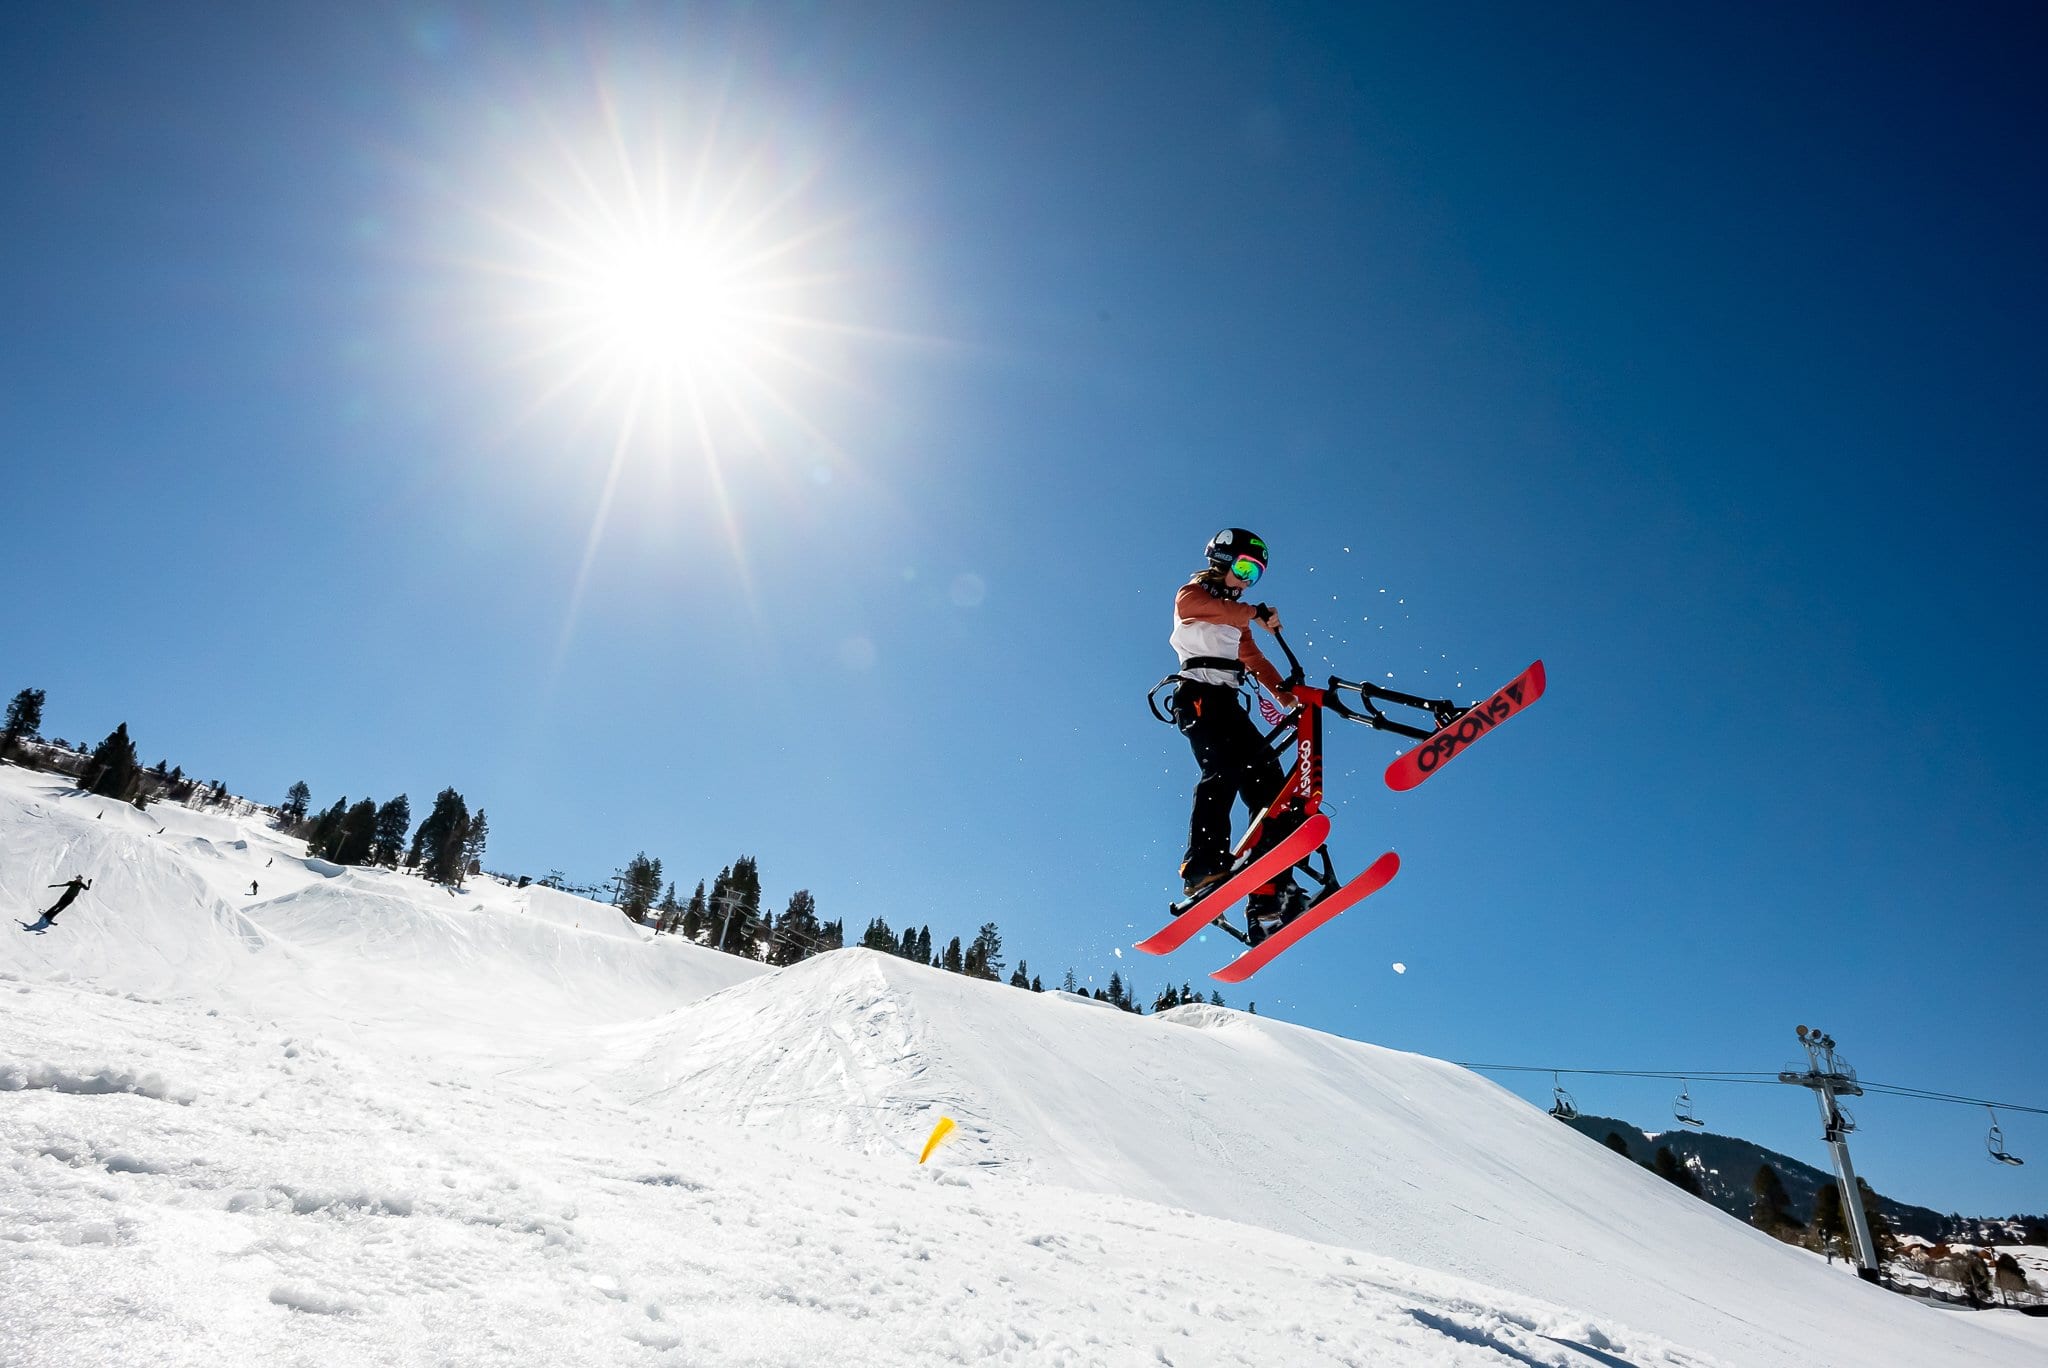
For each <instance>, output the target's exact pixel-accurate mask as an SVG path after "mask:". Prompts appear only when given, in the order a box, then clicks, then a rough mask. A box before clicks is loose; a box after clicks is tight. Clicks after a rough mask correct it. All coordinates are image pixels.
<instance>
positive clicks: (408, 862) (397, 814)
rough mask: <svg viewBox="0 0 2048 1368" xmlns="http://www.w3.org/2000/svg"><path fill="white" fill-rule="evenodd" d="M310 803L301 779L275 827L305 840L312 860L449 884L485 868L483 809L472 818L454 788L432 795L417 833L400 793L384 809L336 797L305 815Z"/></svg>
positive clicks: (486, 831) (486, 829) (487, 826)
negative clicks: (407, 872) (407, 873)
mask: <svg viewBox="0 0 2048 1368" xmlns="http://www.w3.org/2000/svg"><path fill="white" fill-rule="evenodd" d="M312 800H313V793H312V790H311V789H309V788H307V786H306V781H305V780H303V779H301V780H300V781H299V782H298V783H296V784H293V785H292V786H291V791H290V792H288V793H287V794H286V795H285V800H284V806H282V807H281V808H279V809H278V822H279V825H280V826H282V827H283V828H284V829H285V830H287V831H290V832H293V833H295V834H297V835H300V836H303V837H305V839H306V853H307V854H308V855H311V856H313V857H314V858H316V859H321V860H327V861H330V862H332V863H334V864H339V865H371V866H382V867H384V868H386V869H400V868H403V869H407V870H411V871H414V872H416V873H418V874H419V875H420V876H421V877H422V878H425V879H431V880H432V881H433V882H435V883H441V884H451V885H452V884H459V883H461V882H462V880H463V878H464V876H466V875H469V874H476V873H480V872H481V871H482V869H483V857H484V845H485V843H486V841H488V840H489V838H490V819H489V818H488V817H487V816H486V815H485V814H484V810H483V809H482V808H478V809H477V810H476V811H475V812H473V813H472V812H471V811H470V810H469V803H468V801H467V800H466V799H464V798H463V796H462V795H461V794H460V793H458V792H457V791H456V790H454V789H452V788H445V789H442V790H441V792H440V793H439V794H438V795H436V796H435V798H434V806H433V810H432V811H430V812H429V813H428V814H427V816H426V817H425V819H423V820H422V821H421V822H420V824H419V826H418V828H417V829H415V828H414V827H413V825H412V803H411V801H410V800H409V799H408V798H407V797H406V795H405V794H403V793H401V794H399V795H398V796H397V797H396V798H393V799H391V800H390V801H388V802H385V803H382V804H380V803H378V802H377V801H376V800H375V799H372V798H364V799H361V800H359V801H357V802H355V803H350V802H349V800H348V799H346V798H337V799H335V800H334V803H333V805H332V806H330V807H328V808H327V809H326V810H325V811H324V812H322V813H320V814H319V815H318V816H317V817H316V816H310V815H309V812H310V809H311V805H312ZM408 831H411V832H412V840H411V841H410V842H407V840H406V832H408Z"/></svg>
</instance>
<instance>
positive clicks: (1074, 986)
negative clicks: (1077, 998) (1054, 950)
mask: <svg viewBox="0 0 2048 1368" xmlns="http://www.w3.org/2000/svg"><path fill="white" fill-rule="evenodd" d="M1060 991H1061V992H1063V993H1078V992H1080V991H1081V985H1080V984H1079V983H1077V982H1075V981H1074V971H1073V970H1071V969H1069V970H1067V976H1066V977H1065V978H1063V979H1061V980H1060Z"/></svg>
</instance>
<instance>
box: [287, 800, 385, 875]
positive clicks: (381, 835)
mask: <svg viewBox="0 0 2048 1368" xmlns="http://www.w3.org/2000/svg"><path fill="white" fill-rule="evenodd" d="M299 787H300V788H304V787H305V785H304V784H301V785H299ZM411 829H412V803H411V801H410V800H409V799H407V798H406V796H405V795H404V794H402V793H401V794H399V795H398V796H397V797H396V798H393V799H392V800H391V801H390V802H388V803H386V804H385V805H384V806H383V807H380V808H378V809H377V821H376V838H375V841H374V845H373V849H372V855H371V858H372V859H374V860H376V862H377V863H378V864H380V865H384V866H386V867H388V868H391V869H396V868H397V867H398V857H399V856H400V855H402V854H404V853H405V833H406V832H408V831H410V830H411Z"/></svg>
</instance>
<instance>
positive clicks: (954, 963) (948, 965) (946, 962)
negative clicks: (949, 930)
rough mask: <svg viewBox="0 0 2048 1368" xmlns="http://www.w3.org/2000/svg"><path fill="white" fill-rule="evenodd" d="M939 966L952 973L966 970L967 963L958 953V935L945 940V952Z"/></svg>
mask: <svg viewBox="0 0 2048 1368" xmlns="http://www.w3.org/2000/svg"><path fill="white" fill-rule="evenodd" d="M939 967H940V968H942V969H945V970H946V971H947V972H949V973H954V974H960V973H965V972H966V970H967V964H966V961H965V959H964V958H963V957H962V955H961V954H960V938H959V937H958V936H955V937H953V939H952V940H950V941H947V942H946V954H945V957H944V959H943V960H942V961H941V962H940V966H939Z"/></svg>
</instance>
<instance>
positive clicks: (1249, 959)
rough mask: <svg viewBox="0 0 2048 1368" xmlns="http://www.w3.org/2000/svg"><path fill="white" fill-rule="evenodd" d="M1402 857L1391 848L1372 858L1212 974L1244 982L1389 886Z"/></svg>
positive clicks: (1232, 980) (1228, 979)
mask: <svg viewBox="0 0 2048 1368" xmlns="http://www.w3.org/2000/svg"><path fill="white" fill-rule="evenodd" d="M1400 869H1401V857H1400V856H1398V855H1396V854H1395V853H1394V852H1393V851H1391V850H1390V851H1388V852H1387V853H1386V854H1384V855H1382V856H1380V857H1379V858H1378V859H1377V860H1374V861H1373V862H1372V866H1371V867H1370V868H1369V869H1367V870H1366V871H1365V873H1363V874H1361V875H1359V876H1358V877H1357V878H1355V879H1353V880H1352V881H1351V882H1350V883H1348V884H1345V885H1344V886H1343V887H1342V888H1340V889H1338V890H1337V891H1336V892H1334V893H1331V894H1329V895H1328V896H1327V897H1324V898H1322V899H1321V900H1319V901H1317V902H1315V903H1312V904H1310V905H1309V908H1308V910H1307V911H1305V912H1303V913H1302V914H1301V915H1300V916H1298V917H1296V918H1295V919H1294V920H1293V921H1291V922H1289V923H1287V925H1285V926H1283V927H1281V928H1280V929H1279V930H1278V931H1275V932H1273V933H1272V934H1270V935H1268V936H1267V937H1266V938H1265V939H1264V940H1262V941H1260V942H1259V943H1258V944H1257V945H1255V946H1253V947H1252V948H1251V949H1249V950H1247V951H1245V952H1244V953H1243V954H1242V955H1239V956H1238V957H1237V958H1236V959H1234V960H1232V961H1231V962H1230V963H1228V964H1226V965H1224V966H1223V967H1222V968H1221V969H1218V970H1217V971H1216V972H1215V973H1213V974H1211V975H1209V977H1210V978H1212V979H1215V980H1216V981H1217V982H1218V983H1243V982H1244V981H1245V980H1246V979H1248V978H1250V977H1251V976H1252V975H1253V974H1256V973H1258V972H1259V970H1261V969H1263V968H1265V967H1266V966H1267V965H1269V964H1271V963H1272V962H1273V960H1274V958H1275V957H1276V956H1277V955H1279V954H1280V952H1281V951H1283V950H1285V949H1287V948H1288V947H1289V946H1291V945H1293V944H1294V943H1295V942H1296V941H1298V940H1300V939H1301V938H1302V937H1303V936H1306V935H1307V934H1308V933H1309V932H1311V931H1313V930H1315V929H1316V928H1317V927H1319V926H1321V925H1322V924H1323V923H1324V922H1326V921H1329V920H1330V919H1331V918H1333V917H1335V916H1336V915H1337V914H1338V913H1340V912H1342V911H1343V910H1344V909H1345V908H1347V907H1350V906H1351V905H1352V904H1353V903H1356V902H1360V901H1362V900H1364V899H1366V898H1369V897H1371V896H1372V895H1373V894H1375V893H1377V892H1379V891H1380V890H1381V889H1382V888H1385V887H1386V886H1387V885H1388V884H1389V883H1390V882H1392V880H1393V877H1394V875H1395V874H1397V873H1398V872H1400Z"/></svg>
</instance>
